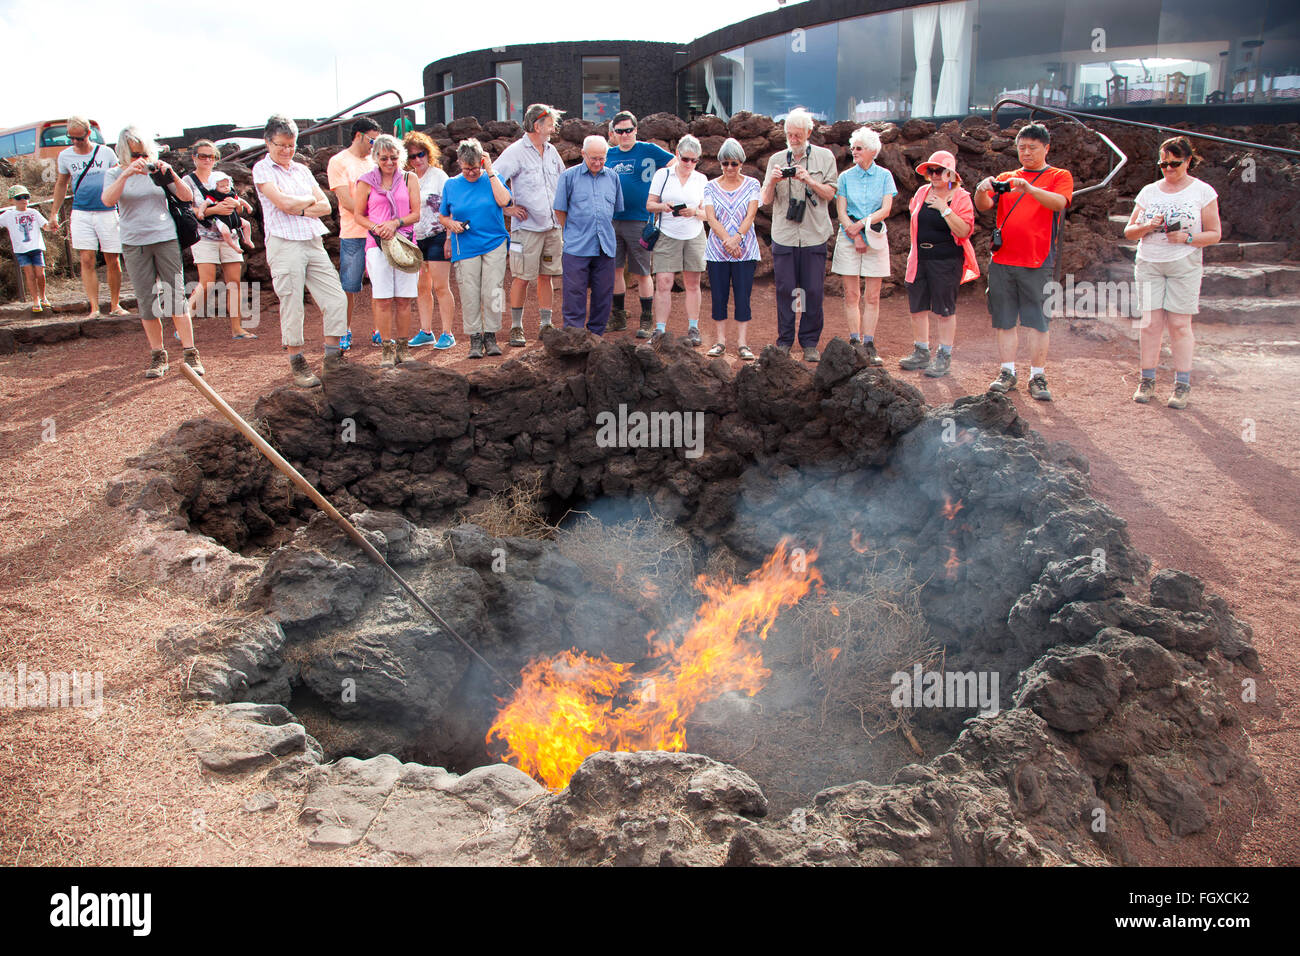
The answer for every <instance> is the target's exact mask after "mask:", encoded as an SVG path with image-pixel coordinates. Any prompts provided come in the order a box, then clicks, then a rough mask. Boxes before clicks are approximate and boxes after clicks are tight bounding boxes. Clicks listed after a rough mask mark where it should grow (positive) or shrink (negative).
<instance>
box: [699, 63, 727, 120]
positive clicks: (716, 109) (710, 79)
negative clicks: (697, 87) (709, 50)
mask: <svg viewBox="0 0 1300 956" xmlns="http://www.w3.org/2000/svg"><path fill="white" fill-rule="evenodd" d="M704 89H705V90H706V91H707V92H708V94H709V102H708V103H706V104H705V105H704V112H706V113H712V114H713V115H714V116H716V117H717V118H718V119H720V120H722V121H723V122H724V123H725V122H727V120H729V119H730V118H731V117H729V116H728V115H727V111H726V110H724V109H723V108H722V100H720V99H719V98H718V81H717V79H716V78H715V77H714V75H713V57H709V58H708V59H707V60H705V61H704Z"/></svg>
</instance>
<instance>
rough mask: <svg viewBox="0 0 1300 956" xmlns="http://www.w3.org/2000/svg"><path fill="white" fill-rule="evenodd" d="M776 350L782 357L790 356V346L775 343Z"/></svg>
mask: <svg viewBox="0 0 1300 956" xmlns="http://www.w3.org/2000/svg"><path fill="white" fill-rule="evenodd" d="M776 350H777V351H778V352H780V353H781V354H782V355H789V354H790V346H788V345H782V344H781V343H780V342H777V343H776Z"/></svg>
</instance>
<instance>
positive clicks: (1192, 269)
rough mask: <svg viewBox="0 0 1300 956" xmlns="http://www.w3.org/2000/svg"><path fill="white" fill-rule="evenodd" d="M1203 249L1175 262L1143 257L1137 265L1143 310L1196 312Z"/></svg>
mask: <svg viewBox="0 0 1300 956" xmlns="http://www.w3.org/2000/svg"><path fill="white" fill-rule="evenodd" d="M1201 260H1202V254H1201V250H1200V249H1197V250H1196V251H1195V252H1192V253H1191V254H1189V255H1186V256H1183V258H1181V259H1175V260H1173V261H1172V262H1148V261H1147V260H1146V259H1139V260H1138V261H1137V265H1136V266H1134V268H1133V278H1134V279H1135V280H1136V281H1137V292H1138V303H1139V308H1141V310H1142V311H1143V312H1154V311H1155V310H1156V309H1164V310H1165V311H1166V312H1173V313H1174V314H1175V315H1195V314H1196V313H1197V312H1199V311H1200V304H1201V272H1202V271H1203V270H1202V265H1201Z"/></svg>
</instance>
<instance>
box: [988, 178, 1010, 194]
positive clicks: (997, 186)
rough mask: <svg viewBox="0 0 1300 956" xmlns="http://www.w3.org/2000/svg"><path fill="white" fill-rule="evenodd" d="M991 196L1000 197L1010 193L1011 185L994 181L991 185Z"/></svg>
mask: <svg viewBox="0 0 1300 956" xmlns="http://www.w3.org/2000/svg"><path fill="white" fill-rule="evenodd" d="M992 189H993V195H995V196H1001V195H1002V194H1003V193H1009V192H1011V184H1010V183H1008V182H1003V181H1001V180H998V179H995V180H993V183H992Z"/></svg>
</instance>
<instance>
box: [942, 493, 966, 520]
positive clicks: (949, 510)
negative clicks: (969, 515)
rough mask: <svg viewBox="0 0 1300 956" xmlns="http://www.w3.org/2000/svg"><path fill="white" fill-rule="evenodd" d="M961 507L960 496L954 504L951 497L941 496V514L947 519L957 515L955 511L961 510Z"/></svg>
mask: <svg viewBox="0 0 1300 956" xmlns="http://www.w3.org/2000/svg"><path fill="white" fill-rule="evenodd" d="M962 507H963V506H962V503H961V499H960V498H958V499H957V503H956V504H955V505H954V504H953V503H952V499H951V498H949V497H948V496H947V495H944V496H943V516H944V517H945V518H947V519H948V520H949V521H951V520H952V519H953V518H955V517H957V512H959V511H961V509H962Z"/></svg>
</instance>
